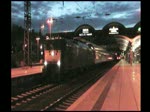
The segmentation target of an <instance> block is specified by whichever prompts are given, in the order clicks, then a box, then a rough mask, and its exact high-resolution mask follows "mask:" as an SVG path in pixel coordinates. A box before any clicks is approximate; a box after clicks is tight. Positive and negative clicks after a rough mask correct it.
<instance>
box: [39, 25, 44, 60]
mask: <svg viewBox="0 0 150 112" xmlns="http://www.w3.org/2000/svg"><path fill="white" fill-rule="evenodd" d="M44 27H45V26H44V24H42V25H41V27H40V29H41V45H40V58H41V59H42V60H43V42H44V38H43V33H44ZM42 32H43V33H42Z"/></svg>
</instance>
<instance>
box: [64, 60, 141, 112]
mask: <svg viewBox="0 0 150 112" xmlns="http://www.w3.org/2000/svg"><path fill="white" fill-rule="evenodd" d="M129 110H130V111H140V110H141V65H140V64H139V63H135V64H133V65H130V64H128V63H127V62H126V61H124V60H121V61H120V62H119V63H117V64H116V65H115V66H114V67H113V68H112V69H111V70H109V71H108V72H107V73H106V74H105V75H104V76H103V77H102V78H101V79H99V80H98V81H97V82H96V83H95V84H94V85H93V86H92V87H90V88H89V89H88V90H87V91H86V92H85V93H84V94H83V95H82V96H81V97H80V98H79V99H77V100H76V101H75V102H74V103H73V104H72V105H71V106H70V107H68V109H67V111H129Z"/></svg>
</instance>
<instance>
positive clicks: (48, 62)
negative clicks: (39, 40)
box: [43, 38, 64, 79]
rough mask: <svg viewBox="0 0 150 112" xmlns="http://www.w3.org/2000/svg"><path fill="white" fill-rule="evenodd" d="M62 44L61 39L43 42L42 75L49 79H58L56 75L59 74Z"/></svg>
mask: <svg viewBox="0 0 150 112" xmlns="http://www.w3.org/2000/svg"><path fill="white" fill-rule="evenodd" d="M63 43H64V42H63V39H62V38H58V39H50V40H46V42H45V46H44V67H43V74H45V75H48V76H49V77H50V78H51V79H58V75H56V74H60V71H61V58H62V50H63V48H64V44H63Z"/></svg>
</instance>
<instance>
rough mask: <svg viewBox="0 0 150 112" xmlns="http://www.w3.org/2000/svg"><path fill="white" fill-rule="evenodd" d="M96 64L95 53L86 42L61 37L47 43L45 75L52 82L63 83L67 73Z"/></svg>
mask: <svg viewBox="0 0 150 112" xmlns="http://www.w3.org/2000/svg"><path fill="white" fill-rule="evenodd" d="M94 63H95V51H94V49H93V47H92V46H90V45H88V44H86V43H85V42H81V41H78V40H75V39H65V38H61V37H56V38H51V39H49V40H46V41H45V46H44V67H43V74H45V75H46V77H47V78H49V79H50V80H51V81H61V80H62V79H63V78H64V77H65V76H64V74H65V73H66V72H70V71H76V70H77V69H82V68H85V67H88V66H91V65H93V64H94Z"/></svg>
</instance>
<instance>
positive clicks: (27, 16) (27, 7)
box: [23, 1, 31, 65]
mask: <svg viewBox="0 0 150 112" xmlns="http://www.w3.org/2000/svg"><path fill="white" fill-rule="evenodd" d="M30 30H31V2H30V1H24V44H23V51H24V65H30Z"/></svg>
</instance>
